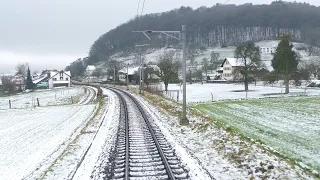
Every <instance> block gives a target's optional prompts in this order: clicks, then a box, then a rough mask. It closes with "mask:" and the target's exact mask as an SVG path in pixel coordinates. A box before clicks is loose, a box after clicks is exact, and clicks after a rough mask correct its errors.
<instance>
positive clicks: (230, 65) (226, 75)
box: [221, 58, 244, 81]
mask: <svg viewBox="0 0 320 180" xmlns="http://www.w3.org/2000/svg"><path fill="white" fill-rule="evenodd" d="M221 67H222V68H223V72H222V76H221V79H222V80H227V81H234V80H242V79H243V75H242V74H240V73H237V72H236V69H237V68H239V67H244V63H243V61H242V60H241V59H237V58H226V59H225V60H224V61H223V63H222V65H221Z"/></svg>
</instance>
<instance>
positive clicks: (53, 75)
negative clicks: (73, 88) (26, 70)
mask: <svg viewBox="0 0 320 180" xmlns="http://www.w3.org/2000/svg"><path fill="white" fill-rule="evenodd" d="M70 78H71V73H70V71H51V72H50V78H49V79H48V85H49V88H50V89H51V88H55V87H70V85H71V79H70Z"/></svg>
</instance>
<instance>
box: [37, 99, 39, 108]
mask: <svg viewBox="0 0 320 180" xmlns="http://www.w3.org/2000/svg"><path fill="white" fill-rule="evenodd" d="M37 103H38V107H40V102H39V98H37Z"/></svg>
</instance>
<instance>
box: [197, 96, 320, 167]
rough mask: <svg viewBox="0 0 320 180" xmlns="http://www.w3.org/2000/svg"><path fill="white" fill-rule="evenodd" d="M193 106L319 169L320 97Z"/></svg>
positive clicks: (238, 130)
mask: <svg viewBox="0 0 320 180" xmlns="http://www.w3.org/2000/svg"><path fill="white" fill-rule="evenodd" d="M195 108H197V109H198V110H200V111H201V112H203V113H206V114H207V115H209V116H210V117H211V118H212V119H213V120H214V121H218V123H223V124H227V125H228V126H230V127H231V128H232V129H233V130H235V131H237V132H238V133H241V134H242V135H244V136H247V137H250V138H254V139H256V140H260V141H261V142H263V143H264V144H266V145H267V146H269V147H272V148H273V149H274V150H275V151H277V152H279V153H280V154H282V155H284V156H286V157H289V158H291V159H294V160H296V161H298V162H302V163H303V164H306V165H308V166H309V167H311V168H312V169H313V170H315V171H317V172H318V173H319V172H320V97H287V98H269V99H260V100H247V101H232V102H218V103H210V104H199V105H196V106H195Z"/></svg>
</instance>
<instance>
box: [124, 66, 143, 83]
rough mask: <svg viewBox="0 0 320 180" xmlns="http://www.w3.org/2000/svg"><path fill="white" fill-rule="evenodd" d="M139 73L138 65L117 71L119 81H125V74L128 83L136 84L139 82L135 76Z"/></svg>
mask: <svg viewBox="0 0 320 180" xmlns="http://www.w3.org/2000/svg"><path fill="white" fill-rule="evenodd" d="M138 74H139V67H134V66H132V67H128V69H127V68H123V69H121V70H120V71H119V81H120V82H127V76H128V80H129V82H130V83H133V84H136V83H139V77H138V80H137V78H136V76H137V75H138Z"/></svg>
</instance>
